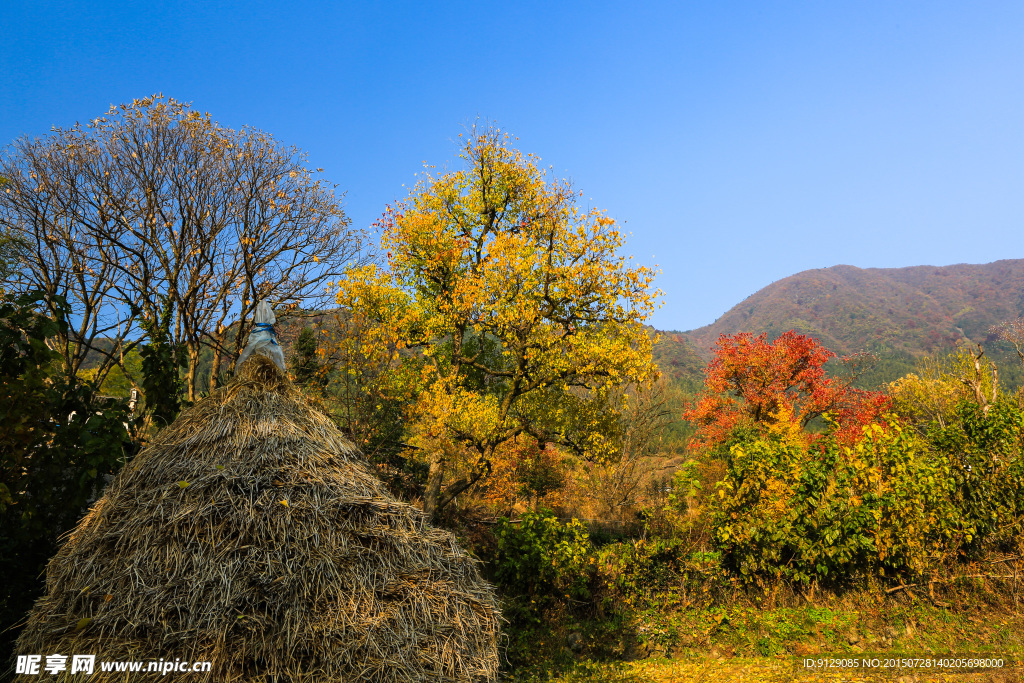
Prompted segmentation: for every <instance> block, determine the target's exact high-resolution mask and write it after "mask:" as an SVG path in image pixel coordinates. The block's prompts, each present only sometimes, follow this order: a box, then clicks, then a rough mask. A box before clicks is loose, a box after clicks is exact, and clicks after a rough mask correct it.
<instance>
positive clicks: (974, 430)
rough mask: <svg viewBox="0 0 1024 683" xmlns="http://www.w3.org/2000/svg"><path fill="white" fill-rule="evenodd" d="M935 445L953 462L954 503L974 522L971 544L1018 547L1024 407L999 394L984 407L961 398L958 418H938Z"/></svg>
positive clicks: (1023, 523) (1023, 527)
mask: <svg viewBox="0 0 1024 683" xmlns="http://www.w3.org/2000/svg"><path fill="white" fill-rule="evenodd" d="M929 439H930V441H931V442H932V445H933V447H934V448H935V449H936V450H937V451H939V452H940V453H942V454H943V455H944V456H945V457H946V458H947V459H948V460H949V462H950V466H951V468H950V472H951V474H952V477H953V480H954V481H955V489H954V493H953V503H954V505H955V506H956V508H957V509H959V510H960V511H961V512H962V514H963V516H964V518H965V521H966V524H968V525H969V526H970V527H972V528H973V538H971V539H968V540H969V541H970V543H969V548H970V549H971V550H973V551H978V550H980V549H981V548H982V546H983V545H985V544H991V545H995V546H996V547H1000V548H1002V549H1003V550H1015V548H1014V545H1015V544H1016V543H1020V542H1021V538H1022V537H1024V454H1022V446H1024V409H1022V408H1021V406H1019V405H1018V404H1017V403H1016V402H1015V401H1010V400H1007V399H1002V400H999V401H997V402H995V403H993V404H992V405H990V406H989V407H988V410H984V409H982V408H979V406H978V405H977V404H975V403H973V402H971V401H962V402H960V403H959V404H958V405H957V407H956V410H955V419H953V420H951V421H949V422H948V424H945V425H942V424H939V423H937V422H936V423H933V424H932V429H931V430H930V432H929Z"/></svg>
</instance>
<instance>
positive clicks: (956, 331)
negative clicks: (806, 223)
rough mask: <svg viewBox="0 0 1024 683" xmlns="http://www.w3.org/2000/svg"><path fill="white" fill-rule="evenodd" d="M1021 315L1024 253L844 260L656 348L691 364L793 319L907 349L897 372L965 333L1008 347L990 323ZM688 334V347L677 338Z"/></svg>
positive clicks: (837, 346) (860, 343) (825, 339)
mask: <svg viewBox="0 0 1024 683" xmlns="http://www.w3.org/2000/svg"><path fill="white" fill-rule="evenodd" d="M1021 316H1024V259H1006V260H1001V261H996V262H994V263H986V264H982V265H972V264H957V265H952V266H912V267H908V268H857V267H855V266H848V265H838V266H832V267H830V268H820V269H815V270H805V271H803V272H800V273H797V274H796V275H791V276H789V277H787V278H784V279H782V280H779V281H777V282H774V283H772V284H770V285H768V286H767V287H764V288H763V289H761V290H759V291H757V292H755V293H754V294H752V295H751V296H749V297H747V298H746V299H744V300H743V301H742V302H740V303H739V304H737V305H736V306H734V307H732V308H731V309H729V311H727V312H726V313H725V314H724V315H723V316H722V317H721V318H719V319H718V320H716V321H715V322H714V323H712V324H711V325H706V326H704V327H700V328H697V329H695V330H690V331H688V332H682V333H663V335H662V337H663V341H662V343H661V344H659V346H660V347H662V348H660V349H658V350H657V351H656V354H655V355H656V357H657V356H659V355H660V356H661V357H662V358H670V357H679V358H686V359H688V360H687V362H686V363H680V364H679V366H680V367H681V366H682V365H686V364H692V360H691V357H692V356H693V354H697V355H698V356H699V357H701V358H703V359H705V360H706V359H708V358H710V355H711V350H712V348H713V347H714V343H715V340H717V339H718V337H719V336H720V335H722V334H736V333H737V332H752V333H754V334H760V333H761V332H767V333H768V336H769V337H771V338H774V337H775V336H778V335H779V334H782V333H783V332H785V331H787V330H791V329H792V330H796V331H797V332H799V333H801V334H807V335H811V336H813V337H815V338H817V339H818V340H819V341H820V342H821V343H822V344H824V345H825V346H826V347H828V348H829V349H831V350H832V351H834V352H835V353H837V354H839V355H847V354H851V353H858V352H862V351H869V352H873V353H875V354H878V355H879V356H880V357H883V358H888V359H890V360H891V359H894V358H895V359H901V360H900V362H899V363H897V364H896V365H897V366H898V367H896V366H894V367H893V368H892V369H891V371H890V372H889V373H888V374H890V375H891V374H894V373H898V374H902V372H903V371H905V370H906V369H908V368H909V367H912V365H913V362H914V360H915V359H917V358H919V357H921V356H924V355H927V354H932V353H939V352H944V351H946V350H952V349H953V348H954V347H955V346H956V344H957V343H958V342H962V341H971V342H976V343H981V344H983V345H985V346H986V348H991V353H990V355H992V354H996V355H1000V356H1002V355H1004V354H1003V351H1005V349H1002V350H1001V346H1002V345H1001V344H998V343H995V340H994V338H993V337H992V335H990V333H989V328H990V327H992V326H993V325H996V324H998V323H1000V322H1003V321H1006V320H1012V319H1014V318H1017V317H1021ZM679 344H682V345H683V346H682V348H678V349H673V348H671V347H674V346H676V345H679ZM662 369H663V371H666V368H665V367H663V368H662ZM1015 370H1017V369H1015ZM669 374H672V373H671V372H670V373H669ZM898 374H897V376H898ZM1018 374H1019V373H1018ZM894 378H895V377H893V378H892V379H894ZM878 379H879V381H882V380H883V379H885V380H886V381H887V380H888V378H881V377H879V378H878Z"/></svg>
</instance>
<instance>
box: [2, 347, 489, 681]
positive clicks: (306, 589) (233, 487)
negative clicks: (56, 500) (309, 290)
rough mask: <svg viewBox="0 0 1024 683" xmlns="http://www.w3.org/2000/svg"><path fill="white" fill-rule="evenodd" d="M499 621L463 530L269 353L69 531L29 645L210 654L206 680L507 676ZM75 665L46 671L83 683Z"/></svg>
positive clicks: (169, 433) (32, 649) (36, 649)
mask: <svg viewBox="0 0 1024 683" xmlns="http://www.w3.org/2000/svg"><path fill="white" fill-rule="evenodd" d="M500 620H501V616H500V613H499V610H498V607H497V601H496V597H495V594H494V590H493V588H492V587H491V586H490V585H489V584H488V583H486V582H485V581H484V580H483V579H482V578H481V577H480V573H479V570H478V566H477V561H476V560H474V559H473V558H472V557H470V556H469V555H467V554H466V553H465V552H463V551H462V550H461V549H460V548H459V547H458V546H457V545H456V542H455V538H454V536H453V535H452V534H451V533H449V532H447V531H444V530H441V529H438V528H435V527H433V526H431V525H430V524H429V523H427V521H426V519H425V518H424V516H423V514H422V513H421V512H420V511H419V510H417V509H416V508H413V507H412V506H410V505H409V504H407V503H405V502H402V501H400V500H397V499H396V498H394V497H393V496H392V495H390V494H389V492H388V491H387V490H386V489H385V487H384V485H383V484H382V483H381V482H380V481H379V480H378V479H377V478H376V477H375V476H374V475H373V474H372V472H371V468H370V465H369V464H368V463H367V462H366V460H365V459H364V458H363V456H362V455H361V454H360V452H359V451H358V450H357V449H356V448H355V447H354V446H353V445H352V444H351V443H350V442H349V441H348V440H346V439H345V438H344V436H343V435H342V434H341V433H340V432H339V431H338V430H337V428H336V427H335V426H334V425H333V424H332V423H331V421H330V420H329V419H328V418H327V417H325V416H324V415H323V414H321V413H319V412H317V411H315V410H314V409H312V408H311V407H310V406H309V405H308V403H307V401H306V399H305V398H304V396H303V395H302V394H301V393H300V392H299V391H298V390H297V389H296V388H295V387H294V386H293V385H292V384H291V382H290V381H289V380H288V379H287V377H286V376H285V375H284V373H283V372H281V371H280V370H279V369H278V368H277V367H276V365H275V364H274V363H273V362H272V361H271V360H270V359H268V358H267V357H265V356H263V355H261V354H255V355H253V356H252V358H251V359H249V360H248V361H247V362H245V363H244V364H242V365H241V367H240V368H239V372H238V375H237V376H236V377H235V379H234V380H233V381H232V382H231V383H230V384H228V385H227V386H225V387H223V388H221V389H219V390H217V391H215V392H214V393H213V394H212V395H211V396H210V397H208V398H206V399H204V400H202V401H199V402H198V403H197V404H196V405H195V406H193V407H192V408H191V409H189V410H187V411H185V412H183V413H182V414H181V416H179V418H178V419H177V420H176V421H175V422H174V423H173V424H171V425H170V426H169V427H167V429H165V430H164V431H162V432H161V433H160V434H158V435H157V437H156V438H155V439H154V441H153V442H152V443H151V445H150V446H149V447H147V448H146V449H145V450H144V451H142V452H141V453H140V454H139V455H138V456H136V457H135V458H134V459H133V460H132V461H131V462H130V463H129V464H128V465H126V466H125V467H124V469H123V470H122V471H121V472H120V474H119V475H118V476H117V478H116V479H115V480H114V481H113V482H112V483H111V485H110V487H109V488H108V490H107V491H106V493H105V495H104V496H103V497H102V498H101V499H100V500H99V501H98V502H97V503H96V505H95V506H94V507H93V508H92V509H91V510H90V511H89V513H88V514H87V515H86V516H85V518H84V519H83V520H82V521H81V522H80V523H79V525H78V526H77V528H76V529H75V530H74V531H73V532H72V533H71V534H70V537H69V538H68V540H67V542H66V543H65V544H64V546H63V547H62V548H61V549H60V551H59V552H58V554H57V555H56V556H55V557H54V558H53V559H52V560H51V561H50V563H49V565H48V567H47V570H46V594H45V596H44V597H42V598H40V599H39V600H38V601H37V602H36V604H35V606H34V608H33V609H32V611H31V612H30V614H29V618H28V622H27V625H26V627H25V629H24V631H23V633H22V635H21V637H20V638H19V639H18V643H17V652H18V653H19V654H40V655H44V656H45V655H47V654H52V653H61V654H64V655H72V654H94V655H96V660H97V662H99V661H121V660H128V661H136V660H138V661H143V660H145V661H155V660H159V659H161V658H162V659H165V660H167V659H171V660H173V659H175V658H180V659H182V660H189V661H193V662H195V661H209V662H212V671H211V672H210V673H209V674H200V673H190V674H188V676H187V678H188V680H190V681H203V680H215V681H226V682H227V681H230V682H235V681H237V682H249V681H260V682H269V681H380V682H392V681H394V682H397V681H493V680H496V678H497V672H498V655H497V641H498V635H499V622H500ZM44 661H45V658H44ZM70 662H71V659H70V656H69V659H68V663H69V666H68V667H67V668H68V671H65V672H63V673H61V674H59V675H58V676H56V677H55V678H54V677H49V676H48V677H47V678H48V679H49V680H56V681H65V680H68V681H70V680H78V678H80V676H71V675H70V671H69V670H70V668H71V667H70ZM98 669H99V665H98V664H97V672H96V673H95V675H94V676H92V677H90V680H92V681H114V680H127V678H128V677H130V678H131V680H158V679H164V677H162V676H160V675H159V674H154V673H149V674H145V673H143V674H125V673H113V672H108V673H103V672H100V671H98ZM23 678H24V679H25V680H28V679H29V678H32V679H33V680H34V679H36V678H38V677H33V676H24V677H23Z"/></svg>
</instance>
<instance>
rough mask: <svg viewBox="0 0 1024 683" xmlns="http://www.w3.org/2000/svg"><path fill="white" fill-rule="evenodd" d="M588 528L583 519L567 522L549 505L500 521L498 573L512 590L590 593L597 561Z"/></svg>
mask: <svg viewBox="0 0 1024 683" xmlns="http://www.w3.org/2000/svg"><path fill="white" fill-rule="evenodd" d="M592 549H593V548H592V546H591V544H590V536H589V533H588V531H587V527H586V526H585V525H584V524H583V523H582V522H580V521H579V520H578V519H573V520H572V521H570V522H567V523H564V524H563V523H562V522H560V521H559V520H558V518H557V517H556V516H555V514H554V513H553V512H552V511H551V510H548V509H545V508H541V509H539V510H536V511H530V512H527V513H525V514H523V516H522V517H520V518H519V520H517V521H510V520H509V519H507V518H505V517H502V518H501V520H500V521H499V522H498V548H497V552H496V556H495V561H494V569H495V572H494V575H495V579H496V581H497V583H498V585H499V586H501V587H502V588H504V589H505V590H506V591H507V592H512V593H515V594H518V595H523V596H526V595H528V596H532V597H569V596H571V597H577V598H587V597H589V591H588V590H587V583H588V580H589V576H590V573H591V572H590V571H589V566H590V565H591V564H592V559H593V558H592V554H591V551H592Z"/></svg>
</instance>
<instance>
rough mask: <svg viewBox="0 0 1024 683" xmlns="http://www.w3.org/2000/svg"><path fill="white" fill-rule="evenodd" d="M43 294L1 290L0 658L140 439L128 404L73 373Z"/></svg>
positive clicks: (60, 305)
mask: <svg viewBox="0 0 1024 683" xmlns="http://www.w3.org/2000/svg"><path fill="white" fill-rule="evenodd" d="M41 297H42V294H41V293H33V294H26V295H22V296H19V297H18V298H16V299H13V300H11V299H9V298H0V576H2V577H3V582H0V660H3V661H9V660H8V655H9V651H10V644H11V643H12V642H13V639H14V638H15V637H17V633H16V632H14V631H13V630H9V629H10V628H11V627H12V626H13V625H14V624H16V623H18V622H20V621H21V620H22V619H23V618H24V616H25V612H26V611H27V610H28V608H29V607H30V606H31V605H32V602H33V600H35V598H36V597H38V596H39V594H40V593H41V592H42V589H43V578H42V571H43V568H44V567H45V565H46V562H47V561H48V560H49V559H50V557H51V556H52V555H53V554H54V553H55V552H56V550H57V539H58V538H59V537H60V536H61V535H62V534H64V533H65V532H67V531H69V530H70V529H71V528H72V527H73V526H74V524H75V522H77V521H78V519H79V518H80V517H81V516H82V513H83V512H84V510H85V508H86V506H87V505H88V504H89V503H90V502H91V501H92V500H94V499H95V498H96V497H97V495H98V493H99V490H100V489H101V488H102V487H103V485H104V483H105V478H106V477H108V476H111V475H113V474H114V473H115V472H116V471H117V470H118V469H119V468H120V467H121V465H122V464H123V463H124V460H125V458H126V457H127V456H128V455H130V454H131V452H132V450H133V448H134V446H133V444H132V442H131V439H130V435H129V433H128V431H127V430H126V429H125V426H124V423H125V422H126V421H127V420H128V417H127V411H126V407H125V406H124V404H123V403H121V404H111V405H105V406H104V408H103V410H102V411H97V410H96V408H95V407H94V405H93V403H94V401H93V398H94V393H95V386H94V385H93V384H91V383H80V382H74V381H69V378H68V377H67V376H66V374H65V373H64V372H62V370H61V369H60V367H59V363H60V355H59V354H58V353H56V352H54V351H52V350H50V349H49V348H48V347H47V345H46V339H47V338H48V337H51V336H53V335H54V334H56V333H58V332H59V331H61V328H64V329H65V330H66V325H67V322H66V316H67V315H68V308H67V305H66V303H65V302H64V300H63V299H62V298H60V297H54V298H53V301H52V302H51V303H53V304H55V307H56V309H57V311H58V314H59V315H58V319H57V320H51V319H50V318H48V317H46V316H45V315H43V314H41V313H39V312H38V310H37V309H38V307H39V306H38V302H39V301H40V299H41Z"/></svg>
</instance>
